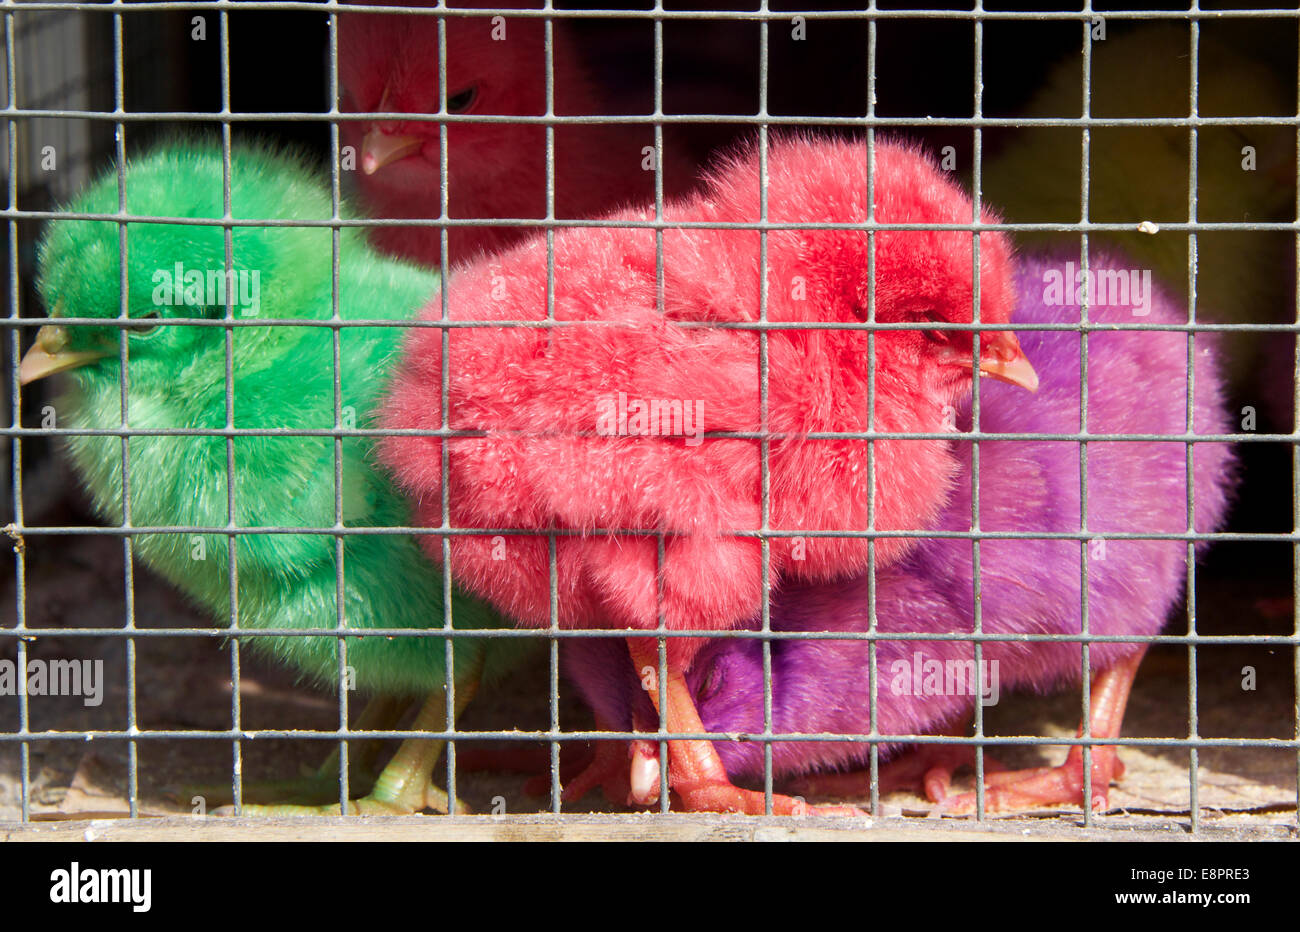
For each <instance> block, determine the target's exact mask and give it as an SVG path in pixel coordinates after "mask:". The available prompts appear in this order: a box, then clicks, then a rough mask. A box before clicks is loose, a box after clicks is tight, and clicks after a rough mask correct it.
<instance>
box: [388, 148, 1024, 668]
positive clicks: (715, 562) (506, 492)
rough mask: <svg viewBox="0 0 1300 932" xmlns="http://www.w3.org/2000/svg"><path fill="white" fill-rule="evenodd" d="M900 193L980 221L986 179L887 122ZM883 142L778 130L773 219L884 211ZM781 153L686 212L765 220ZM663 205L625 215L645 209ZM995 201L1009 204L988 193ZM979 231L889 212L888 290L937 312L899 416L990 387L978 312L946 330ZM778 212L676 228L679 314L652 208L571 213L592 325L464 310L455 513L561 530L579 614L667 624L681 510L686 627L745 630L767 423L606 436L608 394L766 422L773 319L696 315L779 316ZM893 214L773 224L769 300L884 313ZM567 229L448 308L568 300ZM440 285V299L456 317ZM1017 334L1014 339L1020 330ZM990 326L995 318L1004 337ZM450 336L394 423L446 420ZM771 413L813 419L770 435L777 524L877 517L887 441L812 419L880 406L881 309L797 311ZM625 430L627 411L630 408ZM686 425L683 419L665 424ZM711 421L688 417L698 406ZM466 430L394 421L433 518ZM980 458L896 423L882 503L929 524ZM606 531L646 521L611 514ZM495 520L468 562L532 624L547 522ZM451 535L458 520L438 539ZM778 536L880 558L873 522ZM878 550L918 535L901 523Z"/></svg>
mask: <svg viewBox="0 0 1300 932" xmlns="http://www.w3.org/2000/svg"><path fill="white" fill-rule="evenodd" d="M875 160H876V161H875V172H874V184H875V188H874V190H875V216H876V219H877V220H878V221H879V222H884V223H902V222H917V223H928V224H936V223H969V222H970V221H971V219H972V207H971V203H970V201H969V199H968V198H967V197H966V195H965V194H964V193H963V192H962V191H961V190H960V189H959V188H958V187H957V186H955V185H954V184H953V183H952V182H950V181H949V180H948V179H947V178H946V177H944V175H943V174H942V173H941V172H940V171H938V170H937V168H936V167H935V166H934V165H933V164H932V163H931V162H930V161H929V160H928V159H927V158H925V157H923V156H922V155H921V154H919V153H918V152H916V151H914V150H913V149H911V148H908V147H906V146H901V145H893V144H887V143H882V144H879V145H878V146H877V147H876V153H875ZM867 164H868V159H867V150H866V147H865V146H864V145H863V144H861V143H856V142H849V141H841V140H830V139H814V138H798V137H795V138H786V139H779V140H776V141H774V142H773V144H772V146H771V149H770V152H769V159H768V175H769V177H768V181H769V187H768V202H767V207H768V217H769V218H770V219H771V220H772V221H774V222H779V223H806V222H823V221H825V222H840V223H857V222H862V221H864V220H866V219H867V210H866V199H865V192H866V190H867V184H866V182H867ZM758 171H759V170H758V157H757V152H756V151H755V150H753V149H750V150H747V151H745V152H743V153H741V154H739V155H737V156H735V157H734V158H732V159H731V160H729V161H727V162H726V163H724V164H723V165H721V166H720V167H719V168H718V169H717V170H715V171H714V172H712V173H711V174H710V175H709V177H708V180H707V185H706V188H705V189H704V190H703V191H702V192H701V193H700V194H698V195H696V196H693V197H691V198H690V199H687V200H684V201H682V202H678V203H674V204H673V205H671V209H670V210H669V211H668V214H669V216H670V219H672V220H675V221H684V220H690V221H703V222H712V223H717V222H722V223H734V222H751V223H752V222H754V221H757V220H758V219H759V174H758ZM648 218H649V214H648V213H647V211H645V210H638V211H628V212H622V213H618V214H614V215H612V219H615V220H619V221H624V222H631V221H641V220H646V219H648ZM985 219H986V220H990V221H991V220H992V218H991V217H990V216H988V215H986V217H985ZM971 240H972V237H971V234H970V233H966V232H960V231H935V230H925V231H890V232H880V233H878V234H877V235H876V237H875V243H876V247H875V260H874V261H875V265H874V267H875V289H874V290H875V295H874V297H875V313H876V320H877V321H880V322H887V323H900V322H903V323H913V324H917V325H918V330H915V331H890V332H881V333H878V334H877V335H876V337H875V357H876V366H875V379H876V413H875V427H876V428H877V429H879V430H888V431H904V432H915V431H936V432H937V431H940V430H942V425H943V422H944V417H945V411H944V409H945V406H946V405H951V404H954V403H956V402H958V401H960V399H961V398H962V396H963V395H964V394H966V393H967V392H968V391H969V388H970V385H971V380H972V374H971V333H970V332H958V331H938V332H933V331H932V332H929V333H922V332H920V330H919V327H922V326H924V325H925V324H926V323H927V322H929V321H932V320H941V321H952V322H962V321H967V322H968V321H970V319H971V312H972V305H973V301H972V271H973V264H972V254H971ZM759 245H760V242H759V233H758V232H757V231H752V230H712V229H709V230H706V229H685V230H667V231H665V232H664V234H663V248H664V256H663V275H664V302H663V309H664V310H663V313H660V312H659V311H658V310H657V309H656V289H655V282H656V254H655V235H654V231H653V230H649V229H628V228H591V229H584V230H570V231H563V232H561V233H559V234H557V235H556V237H555V242H554V262H555V275H554V279H555V293H554V297H555V300H554V312H555V318H556V319H557V320H558V321H562V322H571V323H572V324H573V326H561V327H555V328H551V329H549V330H548V329H545V328H520V327H514V328H498V327H473V328H456V329H453V330H451V331H450V346H451V360H450V363H451V365H450V391H451V396H450V398H449V399H448V400H449V404H450V412H451V415H450V418H451V420H450V426H451V427H452V428H453V429H455V430H469V431H484V432H486V434H485V435H484V436H473V437H458V438H455V439H454V440H451V441H450V451H449V452H450V473H449V475H450V488H449V489H448V491H449V493H450V502H451V505H450V514H449V515H448V520H449V522H450V524H451V526H453V527H458V528H483V529H511V528H519V529H525V530H527V529H533V530H536V531H545V530H547V529H551V528H555V529H558V530H561V531H565V532H574V533H573V534H571V535H567V536H565V535H562V536H559V537H558V538H557V540H556V552H557V568H558V581H559V621H560V624H562V625H566V626H619V627H622V626H631V627H637V628H648V627H653V626H655V625H656V624H657V619H658V611H657V606H656V540H655V537H654V536H653V535H655V534H657V533H661V532H662V533H663V534H665V535H667V536H666V539H665V541H664V549H665V563H664V565H663V567H662V586H663V602H662V605H663V609H664V614H665V617H666V619H667V624H668V625H669V626H670V627H675V628H684V627H690V628H697V627H698V628H727V627H730V626H732V625H734V624H736V623H739V622H742V621H743V620H744V619H746V618H748V617H749V616H750V615H751V614H752V613H753V612H754V611H755V610H756V609H757V606H758V604H759V600H760V597H761V550H760V544H759V541H758V540H757V539H755V538H753V537H737V536H734V535H733V534H732V533H731V532H732V531H734V530H741V531H745V530H748V531H756V530H758V528H759V527H760V526H761V523H762V514H761V488H760V485H761V483H760V444H759V442H758V441H756V440H752V439H730V438H707V439H703V440H702V442H700V443H699V445H692V444H690V443H687V442H686V441H687V439H689V438H684V437H682V436H600V435H599V433H600V432H601V421H600V418H601V414H602V411H603V412H604V413H608V411H609V406H610V405H612V404H615V403H616V401H617V398H618V396H619V393H623V394H624V396H625V397H626V398H629V399H633V400H636V399H645V400H653V399H665V400H669V401H672V402H680V403H682V405H683V409H684V410H685V405H687V404H691V405H693V406H694V411H695V412H696V414H697V415H698V416H697V418H696V421H695V426H696V427H697V428H699V427H701V426H702V427H703V428H704V429H707V430H710V431H759V430H760V429H761V428H762V421H761V418H760V399H759V353H758V349H759V347H758V344H759V339H758V336H757V334H756V333H755V332H753V331H746V330H735V329H719V328H717V327H692V328H688V327H685V326H681V324H684V323H694V324H710V323H723V322H725V323H736V322H752V321H755V320H757V319H758V317H759V280H758V279H759V276H758V273H757V269H758V267H759ZM867 252H868V236H867V234H866V233H865V232H863V231H860V230H815V231H809V230H789V231H774V232H771V233H769V234H768V236H767V263H768V268H769V270H770V275H769V286H770V287H769V292H768V296H767V297H768V307H767V316H768V320H770V321H774V322H781V323H786V322H790V323H806V322H824V321H832V322H841V323H859V322H861V321H863V320H864V319H866V317H867V313H868V299H869V292H870V290H871V289H870V287H869V286H870V282H869V280H868V274H867V270H868V255H867ZM980 280H981V289H980V314H981V319H982V320H983V321H985V322H988V323H995V324H996V323H1001V322H1005V321H1006V320H1007V319H1008V317H1009V314H1010V309H1011V301H1012V288H1011V281H1010V255H1009V245H1008V243H1007V241H1006V239H1005V238H1004V237H1003V236H1002V235H1000V234H996V233H986V234H982V235H981V245H980ZM546 287H547V247H546V244H545V243H544V242H543V241H541V240H540V239H538V240H534V241H531V242H529V243H526V244H524V245H522V246H520V247H517V248H515V249H514V250H512V251H510V252H508V253H505V254H503V255H501V256H499V257H495V258H492V259H488V260H484V261H482V262H479V263H477V264H475V265H473V266H471V267H469V268H466V269H463V270H460V271H458V272H457V273H455V274H454V275H453V276H452V279H451V281H450V283H449V289H450V291H449V296H448V300H449V314H450V317H451V319H452V320H460V321H470V320H473V321H482V322H492V321H506V320H524V321H543V320H545V319H546V316H547V304H546ZM440 313H441V304H440V301H438V300H435V301H434V302H432V303H431V304H430V305H429V306H428V308H426V310H425V312H424V316H425V318H426V319H437V318H438V317H439V315H440ZM990 336H991V337H993V339H992V340H991V341H990V342H986V343H985V349H984V358H985V359H989V358H991V357H993V356H994V355H996V354H995V352H994V347H995V346H999V347H1001V348H1003V349H1014V352H1015V353H1018V352H1019V350H1018V348H1015V341H1014V338H1013V337H1010V335H1008V334H996V333H994V334H991V335H990ZM986 339H987V338H986ZM441 344H442V334H441V332H440V331H439V330H436V329H422V330H418V331H415V332H413V333H412V334H411V335H410V338H409V340H408V342H407V345H406V349H405V355H404V358H403V361H402V364H401V366H400V368H399V369H398V371H397V373H396V375H395V378H394V381H393V384H392V390H391V393H390V395H389V397H388V399H387V401H386V403H385V410H384V414H383V416H382V423H383V425H384V426H385V427H388V428H416V429H423V430H429V429H437V428H439V427H441V407H442V397H441V390H440V388H441V375H442V355H441V350H442V346H441ZM768 346H769V369H770V373H769V385H770V388H769V399H768V403H769V412H770V424H771V428H772V429H773V430H775V431H778V432H786V433H789V434H792V435H794V436H791V437H789V438H788V439H785V440H776V441H773V442H772V445H771V522H770V523H771V526H772V527H774V528H783V529H790V530H801V529H822V530H849V531H857V530H861V529H865V528H867V527H868V514H867V509H868V499H869V497H870V489H869V487H868V483H867V481H866V476H867V457H868V443H867V442H866V441H865V440H832V441H816V442H813V441H809V440H807V439H804V438H802V436H801V435H803V434H805V433H806V432H809V431H821V430H827V431H861V430H865V429H866V428H867V425H868V412H867V408H866V401H867V382H868V376H869V364H868V359H869V354H868V352H867V348H868V335H867V333H866V332H865V331H860V330H858V331H843V330H840V331H833V330H825V329H801V330H773V331H772V332H771V333H770V336H769V340H768ZM605 426H606V427H611V425H610V424H608V423H607V424H606V425H605ZM661 426H662V425H661ZM685 427H686V422H685V418H683V428H685ZM442 443H443V441H442V439H440V438H438V437H412V436H399V437H391V438H387V439H385V440H384V441H383V442H382V443H381V444H380V448H379V449H380V455H381V457H382V459H383V461H384V462H385V463H386V464H387V465H388V466H389V467H390V468H391V469H392V470H393V471H394V474H395V475H396V477H397V480H398V482H399V484H400V486H401V487H402V488H403V489H404V490H405V491H406V492H407V493H408V494H409V495H410V496H411V497H412V499H413V500H414V502H415V516H416V520H417V521H419V522H420V523H421V524H424V525H426V526H438V525H441V524H442V520H443V516H442V509H441V500H442V491H443V490H442V476H441V466H442V450H441V446H442ZM958 468H959V464H958V461H957V459H956V458H954V456H953V454H952V451H951V449H950V445H949V444H948V443H947V442H946V441H944V440H906V439H903V440H882V441H877V442H876V443H875V470H876V479H877V482H876V489H875V526H876V528H878V529H902V528H918V527H927V526H930V525H931V524H933V522H934V520H935V518H936V517H937V512H938V508H939V507H940V506H941V504H942V502H943V500H944V498H945V495H946V493H947V490H948V487H949V484H950V482H951V480H952V478H953V476H954V475H955V474H956V472H957V471H958ZM597 529H612V530H619V531H628V532H629V533H626V534H615V535H599V534H594V533H591V532H593V531H596V530H597ZM495 537H496V534H495V531H494V532H493V533H490V534H484V535H482V536H477V535H474V536H456V537H454V538H453V539H452V542H451V566H452V570H453V574H454V578H455V579H456V580H457V581H458V582H459V583H460V584H462V585H465V586H466V587H468V588H469V589H471V590H472V591H474V592H476V593H479V594H481V595H483V596H485V597H486V598H488V599H489V600H491V601H492V602H493V603H494V604H496V605H497V606H498V607H499V608H500V609H501V610H502V611H504V612H506V613H507V614H509V615H512V616H514V617H515V618H516V619H518V620H519V621H520V622H521V623H522V624H525V625H534V626H540V625H546V624H549V617H550V616H549V604H550V598H549V588H548V581H549V570H548V549H547V539H546V538H545V537H544V536H536V535H532V536H521V535H520V536H516V535H509V534H507V535H506V536H505V538H504V540H505V544H506V548H507V553H506V559H504V560H502V559H500V556H501V551H500V548H499V543H500V541H494V538H495ZM425 543H426V545H428V546H429V547H430V549H431V551H438V550H439V546H438V543H437V538H436V537H429V538H426V539H425ZM796 546H797V545H796V543H795V542H794V541H792V539H790V538H780V539H774V540H773V541H772V545H771V576H772V578H773V579H774V580H776V579H783V578H790V579H795V578H803V579H826V578H829V577H832V576H835V575H838V574H844V573H846V572H851V571H859V570H861V569H862V568H863V567H864V566H865V565H866V561H867V555H868V548H869V546H870V543H869V542H868V541H867V540H865V539H862V538H856V539H834V538H816V539H813V540H809V541H807V542H806V544H805V545H804V549H805V550H806V559H803V560H799V559H796V558H795V556H794V551H795V548H796ZM875 546H876V548H877V554H876V557H877V561H878V565H880V566H884V565H887V564H888V563H890V562H893V561H894V560H896V559H898V558H899V557H900V556H901V555H902V554H903V552H904V551H905V549H906V543H905V542H904V541H903V540H902V539H898V538H882V539H880V540H879V541H877V542H876V544H875ZM697 646H698V641H697V640H695V639H681V638H677V639H673V640H672V641H671V642H670V645H669V655H670V663H679V662H680V663H685V662H686V661H687V660H688V659H689V656H690V654H691V652H692V651H693V650H694V649H695V648H696V647H697Z"/></svg>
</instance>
